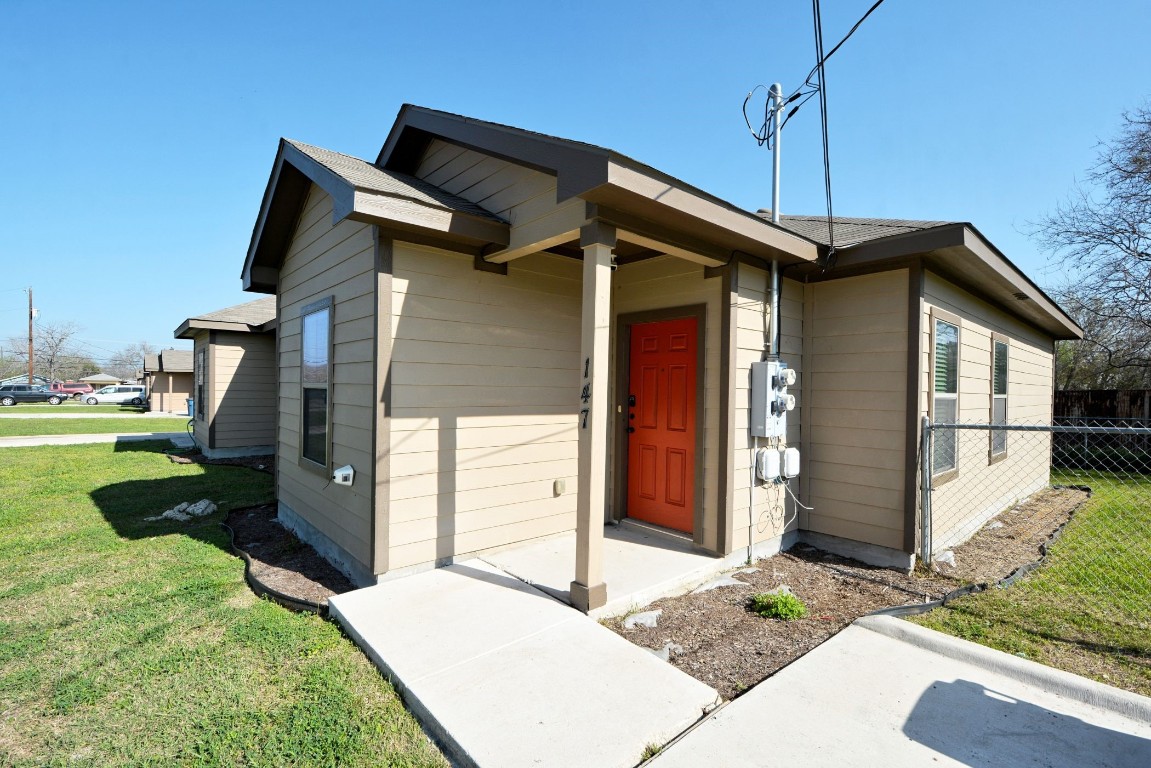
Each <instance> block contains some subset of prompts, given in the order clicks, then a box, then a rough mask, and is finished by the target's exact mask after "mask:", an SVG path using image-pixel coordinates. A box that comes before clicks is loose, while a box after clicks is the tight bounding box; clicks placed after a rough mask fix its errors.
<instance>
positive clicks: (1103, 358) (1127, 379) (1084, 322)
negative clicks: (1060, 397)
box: [1054, 287, 1151, 389]
mask: <svg viewBox="0 0 1151 768" xmlns="http://www.w3.org/2000/svg"><path fill="white" fill-rule="evenodd" d="M1054 298H1055V299H1056V301H1058V302H1059V304H1060V305H1061V306H1062V307H1063V308H1064V309H1066V310H1067V311H1068V312H1069V313H1070V314H1071V316H1072V317H1073V318H1075V320H1076V322H1078V323H1079V325H1080V327H1081V328H1083V333H1084V338H1083V340H1082V341H1061V342H1058V344H1057V345H1056V349H1055V387H1056V388H1057V389H1148V388H1151V367H1147V366H1142V365H1130V364H1123V365H1117V364H1116V362H1115V361H1130V360H1131V359H1132V358H1134V357H1135V356H1136V352H1135V348H1137V347H1138V346H1140V345H1143V344H1146V340H1145V339H1143V338H1141V337H1140V335H1139V333H1138V332H1137V330H1136V329H1134V328H1133V327H1132V326H1131V325H1130V324H1129V323H1128V322H1127V320H1126V318H1125V317H1122V316H1117V315H1116V313H1114V312H1112V311H1111V310H1110V309H1108V308H1107V307H1106V306H1105V305H1104V303H1103V302H1102V301H1101V300H1100V299H1099V298H1098V297H1090V296H1084V295H1082V294H1081V293H1079V292H1077V291H1076V290H1075V289H1074V288H1068V287H1065V288H1063V289H1060V290H1057V291H1056V292H1055V294H1054Z"/></svg>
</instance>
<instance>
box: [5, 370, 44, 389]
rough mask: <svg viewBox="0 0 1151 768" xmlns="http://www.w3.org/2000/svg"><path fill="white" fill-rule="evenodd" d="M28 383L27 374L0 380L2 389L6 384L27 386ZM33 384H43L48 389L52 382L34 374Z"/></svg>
mask: <svg viewBox="0 0 1151 768" xmlns="http://www.w3.org/2000/svg"><path fill="white" fill-rule="evenodd" d="M27 383H28V374H26V373H21V374H18V375H16V376H9V377H8V378H6V379H0V387H2V386H4V385H5V384H27ZM32 383H33V384H41V385H43V386H45V387H46V386H48V385H49V384H51V383H52V382H51V381H49V380H48V379H47V378H45V377H44V376H41V375H39V374H36V373H34V374H32Z"/></svg>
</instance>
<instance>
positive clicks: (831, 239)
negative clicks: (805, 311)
mask: <svg viewBox="0 0 1151 768" xmlns="http://www.w3.org/2000/svg"><path fill="white" fill-rule="evenodd" d="M882 1H883V0H879V2H882ZM878 5H879V3H878V2H877V3H876V4H875V5H873V6H872V7H871V10H869V11H868V13H871V11H872V10H875V8H876V7H878ZM811 13H812V16H813V17H814V25H815V60H816V64H815V72H817V79H818V82H819V86H818V87H819V122H820V128H821V132H822V135H823V185H824V193H825V195H826V198H827V245H828V249H827V258H826V260H825V261H824V266H823V271H824V272H827V271H828V270H829V269H831V268H832V267H834V266H835V216H834V214H833V211H832V205H831V158H830V155H829V152H828V140H827V78H826V73H825V72H824V68H823V65H824V63H825V62H826V61H827V58H828V57H827V56H825V55H824V53H823V14H822V12H821V10H820V7H819V0H811ZM864 18H867V16H866V15H865V16H864ZM862 23H863V20H862V19H861V20H860V21H859V22H857V23H856V25H855V27H852V29H851V32H848V37H850V36H851V33H852V32H854V31H855V30H856V29H857V28H858V27H859V25H860V24H862ZM846 39H847V38H846V37H845V38H844V41H846ZM839 45H843V42H842V41H841V42H840V43H839ZM839 45H837V46H836V47H835V48H834V49H832V53H834V52H835V50H837V49H838V48H839ZM808 77H809V78H810V75H809V76H808Z"/></svg>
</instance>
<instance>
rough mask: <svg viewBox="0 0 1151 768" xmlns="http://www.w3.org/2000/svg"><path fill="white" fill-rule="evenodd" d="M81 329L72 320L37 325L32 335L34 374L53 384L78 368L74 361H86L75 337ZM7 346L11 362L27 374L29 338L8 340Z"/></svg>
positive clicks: (13, 337) (14, 337)
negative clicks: (15, 362)
mask: <svg viewBox="0 0 1151 768" xmlns="http://www.w3.org/2000/svg"><path fill="white" fill-rule="evenodd" d="M80 330H81V329H80V326H78V325H77V324H76V323H74V322H71V321H69V322H66V323H45V324H42V325H37V326H36V327H35V329H34V331H33V333H32V362H33V368H34V371H35V373H36V374H37V375H39V376H44V377H45V378H47V379H49V380H53V381H54V380H56V379H60V378H62V377H63V376H64V375H66V374H68V373H70V372H71V371H72V370H73V369H74V368H75V367H76V366H75V364H74V362H75V361H76V360H77V359H81V358H84V356H83V355H82V353H81V352H80V351H79V349H78V348H77V346H76V334H78V333H79V332H80ZM7 347H8V355H10V357H11V359H13V360H15V361H17V362H18V364H19V367H20V370H22V371H24V372H27V371H28V339H27V338H24V337H19V336H12V337H9V339H8V343H7Z"/></svg>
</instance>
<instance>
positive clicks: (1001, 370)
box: [991, 337, 1010, 458]
mask: <svg viewBox="0 0 1151 768" xmlns="http://www.w3.org/2000/svg"><path fill="white" fill-rule="evenodd" d="M991 350H992V351H991V357H992V360H991V423H992V424H1006V423H1007V359H1008V352H1009V351H1010V348H1009V347H1008V346H1007V341H1006V340H1003V339H1000V338H997V337H992V342H991ZM1005 453H1007V430H1005V429H993V430H991V457H992V458H997V457H999V456H1002V455H1003V454H1005Z"/></svg>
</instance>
